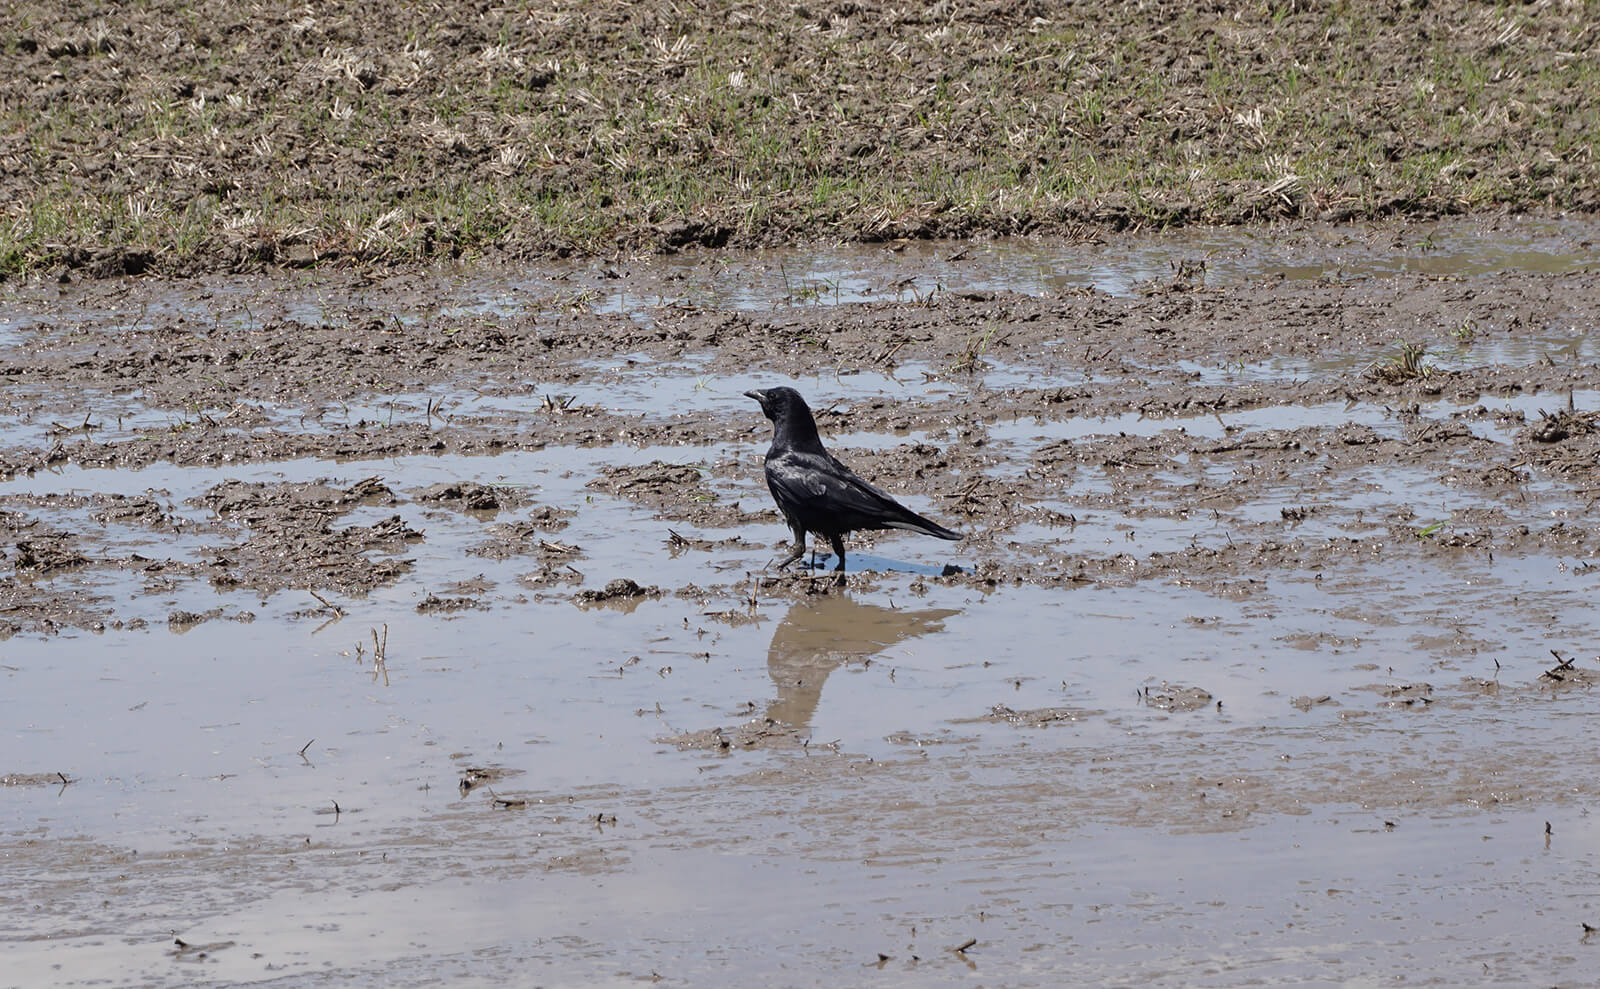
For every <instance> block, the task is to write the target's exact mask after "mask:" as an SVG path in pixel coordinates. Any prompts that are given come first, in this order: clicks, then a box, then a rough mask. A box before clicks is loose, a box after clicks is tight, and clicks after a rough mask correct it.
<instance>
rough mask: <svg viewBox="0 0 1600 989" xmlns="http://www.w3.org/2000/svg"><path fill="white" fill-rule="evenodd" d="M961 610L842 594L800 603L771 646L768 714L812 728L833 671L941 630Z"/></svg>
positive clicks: (785, 618) (782, 623)
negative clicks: (902, 605) (904, 605)
mask: <svg viewBox="0 0 1600 989" xmlns="http://www.w3.org/2000/svg"><path fill="white" fill-rule="evenodd" d="M957 614H960V611H959V610H958V609H954V608H925V609H922V610H919V611H911V610H908V609H905V608H886V607H883V606H882V605H876V604H867V603H865V602H861V601H857V600H855V599H854V598H852V597H850V595H848V594H842V593H841V594H828V595H822V596H818V597H812V598H807V599H805V600H803V601H797V602H795V603H794V604H793V605H792V606H791V607H790V608H789V610H788V612H787V613H786V614H785V615H784V616H783V619H782V620H781V621H779V622H778V627H777V628H775V629H774V630H773V632H772V644H771V645H769V646H768V647H767V672H768V674H769V675H770V676H771V677H772V683H773V686H774V687H776V688H777V696H776V697H775V698H774V699H773V701H772V702H771V703H770V704H768V705H767V717H769V718H771V719H772V720H773V721H777V722H780V723H782V724H786V725H791V726H793V727H796V728H807V727H810V726H811V721H812V718H813V717H814V716H815V715H816V711H817V705H818V703H820V701H821V699H822V685H823V684H824V683H825V682H827V679H828V675H829V674H830V673H832V672H833V671H834V670H836V669H838V668H839V667H841V666H843V665H845V664H846V663H849V662H859V661H862V660H866V659H870V658H871V657H873V656H876V655H878V654H879V653H881V652H883V651H884V650H886V649H889V648H891V647H893V646H895V645H897V644H899V643H901V642H904V641H906V640H908V639H914V638H917V637H919V636H924V635H931V634H933V633H935V632H940V631H942V630H943V629H944V620H945V619H946V618H949V617H951V616H953V615H957Z"/></svg>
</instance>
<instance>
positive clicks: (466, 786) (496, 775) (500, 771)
mask: <svg viewBox="0 0 1600 989" xmlns="http://www.w3.org/2000/svg"><path fill="white" fill-rule="evenodd" d="M521 773H522V770H520V769H505V768H502V767H498V766H487V767H485V766H471V767H468V768H466V769H463V770H462V771H461V780H460V782H458V783H457V784H456V788H457V789H459V790H460V791H461V795H462V796H466V795H467V794H468V793H470V792H472V790H473V789H474V788H475V787H479V786H482V785H484V784H485V783H497V782H499V781H500V780H503V779H507V778H509V777H512V776H517V775H520V774H521Z"/></svg>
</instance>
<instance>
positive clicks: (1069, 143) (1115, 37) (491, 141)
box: [0, 0, 1600, 277]
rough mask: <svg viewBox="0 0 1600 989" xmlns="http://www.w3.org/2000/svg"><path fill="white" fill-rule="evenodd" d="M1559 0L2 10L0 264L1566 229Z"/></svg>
mask: <svg viewBox="0 0 1600 989" xmlns="http://www.w3.org/2000/svg"><path fill="white" fill-rule="evenodd" d="M1597 42H1600V21H1597V20H1596V18H1595V16H1594V11H1593V8H1592V5H1591V4H1589V3H1585V2H1582V0H1541V2H1538V3H1523V4H1509V5H1485V4H1482V3H1477V2H1472V0H1429V2H1425V3H1418V2H1384V3H1362V4H1346V5H1343V6H1339V7H1330V6H1328V5H1326V4H1306V3H1293V2H1264V3H1247V4H1194V3H1189V2H1186V0H1142V2H1140V3H1118V4H1101V5H1093V4H1065V3H1056V4H1049V3H1039V2H1036V0H942V2H940V3H936V4H921V5H918V4H902V5H882V4H865V3H855V2H849V0H843V2H821V3H787V2H786V3H770V4H769V3H763V2H752V3H740V4H735V5H729V4H720V3H703V4H696V3H670V4H659V3H640V2H632V0H603V2H595V0H582V2H572V0H558V2H544V3H538V4H517V3H507V4H500V3H495V4H490V3H452V4H431V5H404V4H402V5H393V4H391V5H385V6H381V7H380V6H374V5H372V4H366V3H354V2H349V0H330V2H323V3H319V4H317V5H315V6H314V7H307V6H306V5H305V4H303V3H299V2H294V0H251V2H248V3H236V4H230V5H226V6H219V5H217V4H200V3H194V2H192V0H149V2H147V3H143V4H140V5H138V6H132V7H130V6H129V5H127V4H112V3H104V2H73V3H63V2H61V0H17V2H15V3H14V4H13V5H12V7H11V17H10V18H8V21H7V23H6V25H5V26H4V29H3V30H0V56H3V57H4V59H5V65H6V68H7V71H6V72H5V73H0V277H5V276H7V275H8V274H14V273H25V272H39V271H45V272H52V273H54V272H61V273H65V274H67V275H69V276H71V277H78V276H84V275H87V276H97V275H104V274H110V273H117V274H120V273H123V272H150V271H157V272H163V273H174V272H192V271H216V270H255V269H258V268H259V267H260V266H262V265H264V264H266V265H274V264H282V265H294V266H311V265H326V264H330V263H348V262H352V261H356V262H361V263H378V264H392V263H395V262H415V261H428V260H436V259H461V258H485V257H487V258H491V259H492V258H501V259H504V258H508V257H509V258H541V259H549V258H551V257H554V256H566V255H569V254H574V253H576V254H588V255H599V256H612V255H616V256H629V255H632V254H635V253H639V252H643V253H654V252H657V251H676V250H681V249H684V248H693V247H697V246H698V247H721V246H734V247H758V246H760V247H773V246H788V245H793V244H795V243H797V242H799V243H807V242H816V243H822V244H832V243H839V242H887V241H892V240H894V239H896V238H928V237H946V238H948V237H965V236H987V235H996V234H999V235H1015V234H1050V235H1058V236H1062V235H1064V236H1071V237H1094V236H1097V235H1099V234H1101V233H1103V232H1105V231H1107V230H1118V231H1127V230H1137V229H1160V228H1164V227H1168V226H1172V225H1186V224H1195V223H1239V222H1252V223H1259V222H1266V221H1272V220H1277V219H1294V220H1319V219H1320V220H1350V219H1358V220H1370V219H1376V218H1427V217H1437V216H1444V215H1459V214H1463V213H1492V212H1496V211H1501V210H1507V209H1515V210H1545V211H1557V210H1587V211H1590V212H1593V211H1595V210H1596V209H1600V198H1597V195H1596V190H1597V189H1600V161H1597V159H1596V157H1595V154H1594V148H1595V147H1596V146H1597V145H1600V58H1597V57H1596V46H1597Z"/></svg>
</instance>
